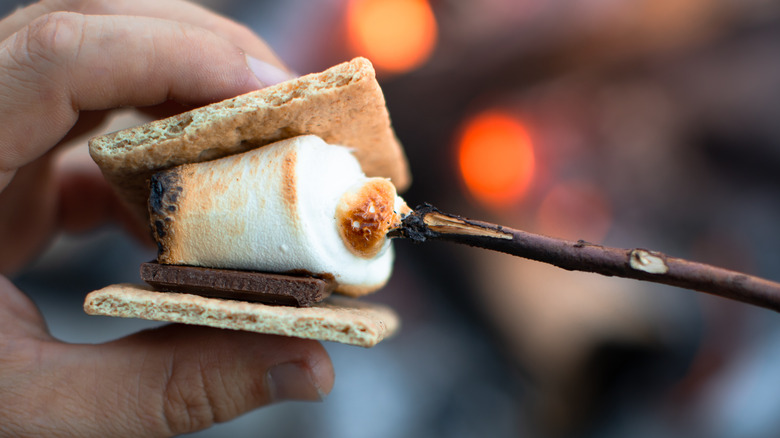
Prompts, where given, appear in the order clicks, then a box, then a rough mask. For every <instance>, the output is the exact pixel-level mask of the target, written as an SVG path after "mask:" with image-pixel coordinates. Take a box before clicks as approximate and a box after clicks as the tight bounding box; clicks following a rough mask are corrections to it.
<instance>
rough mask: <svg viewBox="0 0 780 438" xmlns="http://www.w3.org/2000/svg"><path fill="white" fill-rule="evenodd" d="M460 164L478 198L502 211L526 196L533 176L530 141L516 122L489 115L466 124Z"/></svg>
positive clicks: (493, 114) (470, 187) (507, 118)
mask: <svg viewBox="0 0 780 438" xmlns="http://www.w3.org/2000/svg"><path fill="white" fill-rule="evenodd" d="M458 163H459V165H460V172H461V175H462V176H463V181H464V182H465V184H466V187H467V188H468V190H469V192H471V194H472V195H474V197H475V198H477V199H478V200H480V201H481V202H484V203H486V204H488V205H491V206H495V207H503V206H507V205H509V204H512V203H514V202H517V201H519V200H521V199H522V198H523V196H525V194H526V192H527V191H528V187H529V185H530V184H531V179H532V178H533V174H534V151H533V147H532V144H531V138H530V137H529V136H528V133H527V132H526V129H525V128H524V127H523V124H522V123H521V122H520V121H519V120H517V119H516V118H514V117H512V116H510V115H507V114H503V113H500V112H486V113H483V114H480V115H478V116H476V117H474V118H473V119H471V120H470V121H468V122H467V124H466V126H465V128H464V130H463V134H462V135H461V137H460V143H459V150H458Z"/></svg>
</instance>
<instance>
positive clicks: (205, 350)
mask: <svg viewBox="0 0 780 438" xmlns="http://www.w3.org/2000/svg"><path fill="white" fill-rule="evenodd" d="M56 345H58V346H59V347H58V348H56V349H55V350H56V351H53V352H52V354H51V355H50V357H49V359H50V360H48V365H49V366H50V367H49V370H48V372H47V373H45V374H44V376H45V377H44V378H45V379H47V380H48V379H51V382H50V384H51V385H52V386H53V387H59V388H60V390H58V391H57V393H58V394H60V395H61V397H60V398H57V400H56V401H55V403H62V404H64V405H65V406H64V407H66V408H65V409H61V410H59V409H58V410H52V407H51V406H50V405H51V403H52V402H51V400H49V401H48V403H47V405H49V406H48V410H49V412H52V413H56V412H67V413H68V415H70V416H71V417H70V418H67V419H63V420H64V424H65V425H66V427H65V430H72V431H73V432H76V434H77V435H78V436H128V435H131V436H168V435H176V434H181V433H187V432H193V431H196V430H200V429H204V428H207V427H209V426H211V425H212V424H214V423H217V422H222V421H227V420H230V419H232V418H235V417H237V416H239V415H241V414H243V413H245V412H247V411H249V410H252V409H254V408H257V407H260V406H264V405H267V404H270V403H273V402H277V401H281V400H321V399H322V398H323V397H324V396H325V395H326V394H327V393H328V392H330V389H331V388H332V386H333V379H334V374H333V367H332V364H331V362H330V358H329V357H328V355H327V353H326V352H325V349H324V348H323V347H322V345H320V344H319V343H318V342H315V341H308V340H302V339H294V338H286V337H280V336H269V335H259V334H255V333H247V332H236V331H230V330H220V329H212V328H206V327H191V326H182V325H169V326H165V327H163V328H160V329H155V330H148V331H144V332H140V333H138V334H135V335H133V336H130V337H127V338H124V339H121V340H119V341H116V342H113V343H109V344H104V345H97V346H85V345H81V346H74V345H66V344H56ZM43 383H44V382H40V381H39V382H37V384H38V385H39V386H45V385H43ZM63 386H70V387H68V388H64V387H63ZM48 420H49V421H51V417H49V418H48ZM49 425H50V426H51V423H49ZM50 426H49V427H50Z"/></svg>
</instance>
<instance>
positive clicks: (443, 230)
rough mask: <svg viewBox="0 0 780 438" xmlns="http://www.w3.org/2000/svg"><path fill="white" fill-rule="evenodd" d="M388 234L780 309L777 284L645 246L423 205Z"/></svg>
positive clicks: (779, 287) (778, 286)
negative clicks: (546, 232) (525, 227)
mask: <svg viewBox="0 0 780 438" xmlns="http://www.w3.org/2000/svg"><path fill="white" fill-rule="evenodd" d="M389 236H390V237H394V238H407V239H411V240H412V241H414V242H424V241H426V240H443V241H448V242H455V243H462V244H466V245H471V246H475V247H479V248H485V249H490V250H494V251H500V252H504V253H507V254H511V255H515V256H518V257H524V258H527V259H531V260H537V261H540V262H545V263H549V264H551V265H554V266H558V267H559V268H563V269H567V270H570V271H584V272H595V273H598V274H602V275H607V276H615V277H624V278H632V279H635V280H644V281H652V282H655V283H663V284H668V285H672V286H678V287H682V288H686V289H692V290H696V291H700V292H706V293H710V294H713V295H717V296H721V297H724V298H729V299H732V300H737V301H741V302H744V303H748V304H753V305H756V306H760V307H765V308H768V309H772V310H774V311H780V283H776V282H773V281H769V280H765V279H763V278H759V277H754V276H751V275H747V274H744V273H741V272H735V271H730V270H728V269H723V268H718V267H715V266H711V265H706V264H703V263H697V262H692V261H689V260H684V259H680V258H675V257H669V256H667V255H665V254H662V253H660V252H656V251H649V250H646V249H639V248H636V249H620V248H609V247H605V246H601V245H596V244H592V243H588V242H585V241H583V240H580V241H577V242H574V241H568V240H563V239H557V238H554V237H548V236H543V235H539V234H533V233H529V232H526V231H521V230H516V229H512V228H507V227H502V226H500V225H496V224H491V223H488V222H482V221H476V220H471V219H466V218H463V217H460V216H456V215H452V214H447V213H443V212H441V211H439V210H438V209H437V208H436V207H433V206H432V205H430V204H424V205H421V206H419V207H417V208H416V209H414V210H413V211H412V212H411V213H410V214H409V215H407V216H406V217H405V218H404V219H403V221H402V223H401V226H400V227H398V228H395V229H393V230H392V231H391V232H390V233H389Z"/></svg>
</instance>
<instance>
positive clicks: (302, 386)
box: [0, 0, 334, 436]
mask: <svg viewBox="0 0 780 438" xmlns="http://www.w3.org/2000/svg"><path fill="white" fill-rule="evenodd" d="M150 47H153V50H150ZM247 54H248V55H250V56H252V57H254V58H257V59H260V60H263V61H265V62H267V63H269V64H272V65H275V66H277V67H279V68H282V69H284V65H283V64H282V63H281V62H280V61H279V59H278V58H277V57H276V56H275V55H274V54H273V52H272V51H271V50H270V49H269V48H268V46H267V45H266V44H265V43H264V42H263V41H262V40H261V39H260V38H258V37H257V36H256V35H254V34H253V33H252V32H251V31H249V30H248V29H247V28H245V27H243V26H241V25H238V24H236V23H234V22H231V21H229V20H227V19H226V18H224V17H220V16H218V15H216V14H214V13H212V12H210V11H208V10H205V9H203V8H201V7H199V6H196V5H193V4H189V3H186V2H182V1H177V0H105V1H42V2H39V3H35V4H33V5H30V6H28V7H26V8H24V9H20V10H18V11H17V12H16V13H14V14H12V15H11V16H9V17H6V18H5V19H3V20H2V21H0V120H3V124H2V128H0V130H2V135H0V190H1V191H0V242H2V245H0V272H1V273H2V274H4V275H9V274H12V273H13V272H15V271H16V270H18V269H20V268H22V267H23V266H25V264H26V263H28V262H30V261H31V260H32V258H34V257H35V256H36V255H37V254H39V252H40V251H41V250H42V249H44V248H45V247H46V245H47V244H48V243H49V242H50V240H51V239H52V237H53V236H54V235H55V234H56V233H59V232H62V231H66V232H74V231H75V232H82V231H86V230H88V229H90V228H93V227H96V226H98V225H100V224H102V223H105V222H107V221H118V222H121V223H123V224H124V225H125V226H126V227H127V228H128V230H130V231H131V232H134V233H135V234H137V235H139V236H144V235H145V234H146V230H145V228H144V226H143V225H142V224H136V223H131V222H129V219H126V218H128V217H131V216H130V215H127V214H126V212H125V210H124V207H123V206H122V205H121V204H120V203H119V201H118V200H117V199H116V198H115V197H114V195H113V194H112V192H111V190H110V187H109V186H108V185H107V184H106V182H105V181H104V180H103V178H102V176H101V174H100V172H99V170H98V169H97V168H96V166H95V165H94V164H93V163H92V162H91V160H89V158H88V157H87V155H86V146H84V145H81V146H79V149H76V150H69V151H68V153H67V158H63V148H62V147H60V146H58V145H59V144H61V143H63V142H65V141H67V140H68V139H70V138H73V137H74V136H77V135H82V134H84V133H87V132H90V131H91V130H93V129H94V128H96V127H97V126H98V125H99V124H100V122H101V121H102V120H103V119H104V118H105V116H106V115H107V114H108V113H109V111H110V110H111V109H113V108H117V107H128V106H138V107H144V111H146V112H149V113H152V114H154V115H156V116H163V115H168V114H170V113H171V111H172V110H173V111H175V110H180V109H181V108H182V105H186V106H192V105H201V104H205V103H209V102H213V101H218V100H221V99H225V98H228V97H232V96H235V95H237V94H241V93H245V92H248V91H251V90H254V89H257V88H259V87H262V86H264V84H263V83H262V82H261V81H260V80H259V79H258V78H257V77H256V76H255V75H254V74H253V73H252V71H251V70H250V69H249V68H248V67H247V63H246V55H247ZM226 358H227V359H226ZM333 379H334V374H333V367H332V364H331V362H330V359H329V357H328V356H327V353H326V352H325V350H324V349H323V348H322V346H321V345H320V344H319V343H317V342H313V341H306V340H301V339H293V338H284V337H277V336H267V335H258V334H253V333H245V332H234V331H226V330H217V329H210V328H205V327H185V326H179V325H169V326H165V327H162V328H159V329H154V330H148V331H144V332H141V333H137V334H134V335H131V336H129V337H126V338H123V339H119V340H117V341H114V342H109V343H106V344H102V345H75V344H66V343H63V342H60V341H58V340H56V339H54V338H53V337H52V336H51V335H50V334H49V332H48V330H47V327H46V323H45V321H44V320H43V318H42V316H41V314H40V313H39V312H38V310H37V308H36V307H35V305H34V304H33V303H32V302H31V301H30V300H29V299H28V298H27V296H25V295H24V294H23V293H22V292H21V291H19V290H18V289H17V288H16V287H15V286H14V285H13V284H12V283H11V282H10V281H9V280H8V279H7V278H6V277H3V276H0V435H2V436H29V435H39V434H41V435H46V436H171V435H176V434H181V433H186V432H192V431H196V430H199V429H203V428H207V427H209V426H210V425H212V424H213V423H215V422H221V421H227V420H230V419H232V418H234V417H236V416H238V415H241V414H242V413H245V412H247V411H249V410H252V409H255V408H257V407H260V406H264V405H267V404H269V403H273V402H275V401H279V400H283V399H299V400H319V399H321V397H323V396H324V395H325V394H327V393H328V392H329V391H330V389H331V388H332V386H333Z"/></svg>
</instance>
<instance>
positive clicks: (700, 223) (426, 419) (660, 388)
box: [2, 0, 780, 438]
mask: <svg viewBox="0 0 780 438" xmlns="http://www.w3.org/2000/svg"><path fill="white" fill-rule="evenodd" d="M201 3H203V4H204V5H205V6H207V7H209V8H212V9H216V10H218V11H220V12H221V13H223V14H224V15H226V16H229V17H232V18H234V19H236V20H238V21H240V22H242V23H244V24H246V25H247V26H249V27H250V28H252V29H253V30H254V31H255V32H257V33H258V34H260V35H261V36H262V37H263V38H265V39H266V40H267V41H268V42H269V44H270V45H271V46H272V47H273V48H274V49H275V50H276V51H277V53H279V55H280V57H281V58H282V59H283V60H284V61H285V62H286V63H287V64H288V65H289V66H290V67H291V68H292V69H293V70H294V71H296V72H298V73H300V74H305V73H309V72H315V71H321V70H323V69H325V68H327V67H329V66H331V65H334V64H336V63H339V62H342V61H345V60H348V59H350V58H352V57H354V56H357V55H362V56H366V57H368V58H369V59H371V60H372V61H373V62H374V65H375V67H376V69H377V71H378V77H379V80H380V83H381V85H382V87H383V89H384V91H385V95H386V99H387V105H388V107H389V109H390V115H391V118H392V120H393V124H394V126H395V129H396V132H397V134H398V137H399V138H400V140H401V142H402V143H403V144H404V147H405V149H406V152H407V155H408V158H409V161H410V164H411V168H412V174H413V178H414V183H413V186H412V188H411V190H409V191H408V192H407V193H405V194H404V197H405V198H406V199H407V201H408V202H409V203H410V204H411V205H416V204H418V203H422V202H430V203H432V204H434V205H436V206H438V207H439V208H441V209H442V210H444V211H448V212H452V213H458V214H462V215H465V216H469V217H473V218H477V219H483V220H488V221H492V222H497V223H500V224H503V225H507V226H511V227H514V228H521V229H525V230H528V231H532V232H538V233H543V234H549V235H553V236H558V237H564V238H568V239H573V240H576V239H584V240H587V241H590V242H594V243H601V244H605V245H609V246H617V247H627V248H628V247H630V248H633V247H644V248H650V249H654V250H659V251H663V252H665V253H667V254H670V255H674V256H678V257H684V258H691V259H695V260H698V261H702V262H707V263H711V264H716V265H719V266H723V267H727V268H731V269H736V270H742V271H745V272H748V273H751V274H754V275H759V276H763V277H766V278H769V279H773V280H775V281H780V231H778V226H779V225H780V3H778V2H777V1H775V0H576V1H571V0H515V1H509V0H482V1H466V0H316V1H313V0H288V1H273V2H272V1H250V0H208V1H206V0H203V1H201ZM3 5H4V8H5V9H4V10H3V11H2V12H3V13H8V12H10V11H12V10H13V9H14V8H15V7H16V6H17V4H16V3H14V2H4V3H3ZM123 117H124V118H120V119H119V120H117V121H115V122H114V125H112V127H118V126H120V125H122V124H128V123H133V122H134V121H135V119H133V116H128V115H124V116H123ZM107 129H108V128H107ZM395 246H396V249H397V254H398V257H397V259H398V260H397V265H396V266H397V267H396V270H395V273H394V276H393V279H392V280H391V284H390V285H389V287H388V288H386V289H385V290H383V291H381V292H380V293H379V294H377V295H375V296H372V297H371V299H372V300H375V301H382V302H386V303H389V304H391V305H392V306H394V307H395V308H396V309H398V311H399V313H400V314H401V317H402V319H403V322H404V325H403V328H402V332H401V333H400V334H399V335H398V336H397V337H395V338H393V339H391V340H388V341H384V342H382V343H381V344H379V345H378V346H377V347H374V348H372V349H369V350H364V349H361V348H357V347H347V346H342V345H338V344H327V345H326V348H327V349H328V351H329V352H330V354H331V356H332V358H333V361H334V364H335V366H336V372H337V381H336V386H335V388H334V390H333V392H332V394H331V395H330V397H328V399H327V400H326V401H325V402H324V403H321V404H307V403H287V404H282V405H277V406H273V407H270V408H267V409H263V410H260V411H257V412H254V413H251V414H247V415H245V416H243V417H241V418H239V419H237V420H234V421H232V422H229V423H226V424H223V425H219V426H216V427H214V428H212V429H210V430H208V431H204V432H201V433H198V434H194V435H193V436H198V437H211V436H214V437H216V436H259V435H263V436H279V437H286V436H289V437H293V436H295V437H300V436H312V437H314V436H317V437H366V436H370V437H398V436H405V437H430V436H447V437H476V436H480V437H482V436H492V437H514V436H526V437H594V438H595V437H599V438H601V437H625V436H632V437H657V436H665V437H730V438H731V437H746V438H747V437H770V436H776V434H777V432H776V431H777V430H779V429H780V376H778V374H777V372H776V370H777V369H780V317H779V316H778V315H777V314H775V313H774V312H771V311H767V310H763V309H758V308H753V307H749V306H747V305H743V304H739V303H734V302H729V301H726V300H723V299H720V298H716V297H711V296H708V295H704V294H698V293H694V292H690V291H685V290H681V289H675V288H672V287H666V286H658V285H651V284H643V283H640V282H635V281H628V280H619V279H613V278H608V277H601V276H598V275H593V274H582V273H571V272H567V271H563V270H560V269H557V268H554V267H548V266H546V265H542V264H540V263H537V262H532V261H527V260H522V259H518V258H513V257H510V256H507V255H501V254H493V253H489V252H487V251H483V250H477V249H471V248H456V247H453V246H452V245H448V244H445V243H427V244H422V245H412V244H410V243H408V242H397V243H396V245H395ZM153 257H154V253H153V252H150V251H149V250H147V249H144V248H141V247H140V246H138V245H137V244H135V243H133V241H132V240H131V239H129V238H128V237H126V236H125V235H123V234H122V233H121V232H120V231H118V230H117V229H114V228H106V229H103V230H101V231H100V232H98V233H93V234H90V235H86V236H62V237H61V238H60V239H58V241H57V242H56V243H55V245H54V246H53V248H52V249H51V250H50V251H49V252H47V253H46V254H45V255H44V256H43V257H42V258H41V259H40V260H39V261H38V262H37V263H36V264H35V265H34V266H32V267H30V268H29V269H28V270H27V271H25V272H23V273H22V274H20V275H18V276H17V277H15V278H14V279H13V280H14V282H15V283H16V284H17V285H18V286H19V287H20V288H21V289H22V290H25V291H27V292H28V293H29V294H30V295H31V296H32V297H33V299H34V300H35V301H36V303H38V305H39V306H40V307H41V310H42V311H43V313H44V315H45V316H46V318H47V320H48V321H49V324H50V327H51V330H52V332H53V333H54V335H55V336H58V337H59V338H61V339H63V340H66V341H71V342H100V341H105V340H108V339H113V338H115V337H117V336H121V335H123V334H126V333H130V332H133V331H135V330H138V329H140V328H144V327H149V326H153V325H154V323H149V322H143V321H133V320H119V319H112V318H98V317H87V316H86V315H84V314H83V313H82V311H81V303H82V299H83V296H84V295H85V294H86V293H87V292H89V291H90V290H92V289H95V288H99V287H102V286H105V285H107V284H110V283H117V282H121V281H136V282H137V281H138V279H137V276H138V273H137V272H138V264H139V263H141V262H143V261H147V260H149V259H151V258H153Z"/></svg>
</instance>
